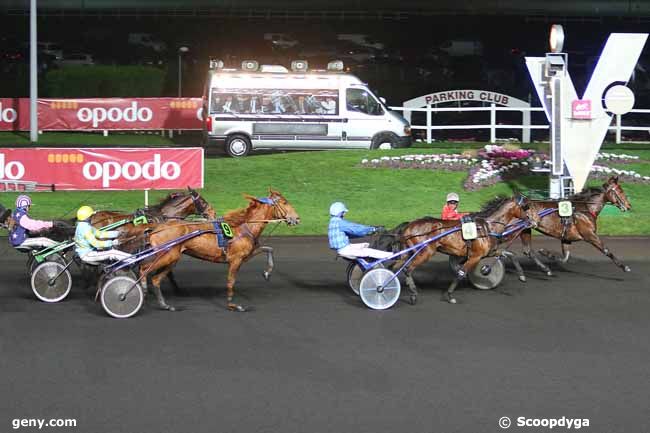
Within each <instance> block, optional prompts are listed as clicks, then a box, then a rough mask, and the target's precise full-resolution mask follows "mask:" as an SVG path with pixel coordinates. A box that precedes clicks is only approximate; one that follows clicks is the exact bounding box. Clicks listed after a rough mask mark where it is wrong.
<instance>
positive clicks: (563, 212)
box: [557, 200, 573, 217]
mask: <svg viewBox="0 0 650 433" xmlns="http://www.w3.org/2000/svg"><path fill="white" fill-rule="evenodd" d="M557 212H558V214H559V215H560V216H561V217H570V216H571V215H573V205H572V204H571V202H570V201H568V200H565V201H561V202H559V203H558V204H557Z"/></svg>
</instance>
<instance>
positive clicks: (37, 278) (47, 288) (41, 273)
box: [31, 261, 72, 302]
mask: <svg viewBox="0 0 650 433" xmlns="http://www.w3.org/2000/svg"><path fill="white" fill-rule="evenodd" d="M31 284H32V291H33V292H34V294H35V295H36V297H37V298H38V299H40V300H41V301H43V302H59V301H62V300H63V299H65V297H66V296H68V293H70V288H71V287H72V276H71V275H70V271H69V270H68V269H65V265H62V264H61V263H58V262H54V261H45V262H43V263H41V264H40V265H38V266H36V268H35V269H34V272H32V278H31Z"/></svg>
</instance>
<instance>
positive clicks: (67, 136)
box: [0, 131, 174, 147]
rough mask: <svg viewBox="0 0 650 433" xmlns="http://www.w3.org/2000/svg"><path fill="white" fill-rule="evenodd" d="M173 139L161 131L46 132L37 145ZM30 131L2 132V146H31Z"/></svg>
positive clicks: (147, 142) (166, 143)
mask: <svg viewBox="0 0 650 433" xmlns="http://www.w3.org/2000/svg"><path fill="white" fill-rule="evenodd" d="M173 144H174V143H173V141H171V140H170V139H168V138H165V137H163V136H161V135H160V131H156V132H155V133H151V134H149V133H146V134H133V133H120V132H114V133H110V134H109V135H108V137H104V136H103V134H102V133H101V132H99V133H92V132H72V133H71V132H45V133H43V134H41V135H39V137H38V143H37V144H36V146H74V145H85V146H97V145H102V146H104V145H106V146H111V145H115V146H171V145H173ZM29 145H30V142H29V132H0V146H3V147H25V146H29Z"/></svg>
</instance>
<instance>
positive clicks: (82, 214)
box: [77, 206, 95, 221]
mask: <svg viewBox="0 0 650 433" xmlns="http://www.w3.org/2000/svg"><path fill="white" fill-rule="evenodd" d="M94 213H95V211H94V210H93V208H91V207H90V206H81V207H80V208H79V210H78V211H77V219H78V220H79V221H85V220H87V219H88V218H90V217H91V216H93V214H94Z"/></svg>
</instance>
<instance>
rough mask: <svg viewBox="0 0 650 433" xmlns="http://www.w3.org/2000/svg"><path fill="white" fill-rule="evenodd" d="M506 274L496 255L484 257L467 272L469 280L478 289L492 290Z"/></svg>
mask: <svg viewBox="0 0 650 433" xmlns="http://www.w3.org/2000/svg"><path fill="white" fill-rule="evenodd" d="M505 275H506V267H505V265H504V264H503V262H502V261H501V259H500V258H498V257H484V258H482V259H481V261H480V262H478V265H476V267H475V268H474V270H473V271H472V272H470V274H469V282H470V283H472V286H474V287H476V288H477V289H479V290H492V289H494V288H495V287H496V286H498V285H499V284H501V282H502V281H503V278H504V277H505Z"/></svg>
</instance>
